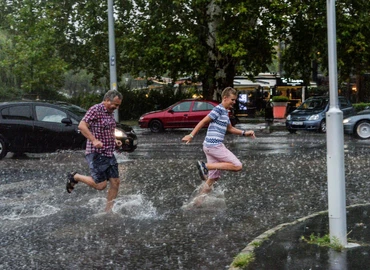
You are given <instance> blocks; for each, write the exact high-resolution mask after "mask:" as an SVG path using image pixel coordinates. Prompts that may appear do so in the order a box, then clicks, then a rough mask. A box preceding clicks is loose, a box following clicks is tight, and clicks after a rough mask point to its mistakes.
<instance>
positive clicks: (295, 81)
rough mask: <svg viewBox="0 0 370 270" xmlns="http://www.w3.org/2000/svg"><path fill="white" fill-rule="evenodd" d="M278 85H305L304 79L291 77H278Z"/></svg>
mask: <svg viewBox="0 0 370 270" xmlns="http://www.w3.org/2000/svg"><path fill="white" fill-rule="evenodd" d="M276 80H277V83H276V85H277V86H305V85H304V82H303V80H300V79H290V78H277V79H276Z"/></svg>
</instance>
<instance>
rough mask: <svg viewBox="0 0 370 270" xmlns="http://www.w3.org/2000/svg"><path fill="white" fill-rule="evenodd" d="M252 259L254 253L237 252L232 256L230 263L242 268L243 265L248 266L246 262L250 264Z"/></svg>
mask: <svg viewBox="0 0 370 270" xmlns="http://www.w3.org/2000/svg"><path fill="white" fill-rule="evenodd" d="M254 260H255V255H254V253H249V254H245V253H241V254H238V255H237V256H236V257H235V258H234V261H233V262H232V265H233V266H234V267H240V268H244V267H246V266H248V264H250V263H251V262H253V261H254Z"/></svg>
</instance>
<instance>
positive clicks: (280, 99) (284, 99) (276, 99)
mask: <svg viewBox="0 0 370 270" xmlns="http://www.w3.org/2000/svg"><path fill="white" fill-rule="evenodd" d="M288 101H289V98H288V97H286V96H273V97H272V102H288Z"/></svg>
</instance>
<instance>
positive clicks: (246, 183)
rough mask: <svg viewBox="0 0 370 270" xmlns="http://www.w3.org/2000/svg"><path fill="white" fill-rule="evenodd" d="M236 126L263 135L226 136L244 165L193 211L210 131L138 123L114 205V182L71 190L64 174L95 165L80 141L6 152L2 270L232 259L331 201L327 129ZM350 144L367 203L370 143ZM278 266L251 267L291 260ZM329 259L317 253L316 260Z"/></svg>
mask: <svg viewBox="0 0 370 270" xmlns="http://www.w3.org/2000/svg"><path fill="white" fill-rule="evenodd" d="M239 125H240V126H239V127H240V128H243V129H244V128H245V129H249V128H251V129H255V130H256V135H257V138H256V139H255V140H250V139H248V138H241V137H237V136H231V135H228V136H227V138H226V141H225V144H226V145H227V147H229V148H230V149H231V150H232V151H233V152H234V153H235V154H236V155H237V156H238V157H239V158H240V160H241V161H242V163H243V170H242V171H241V172H238V173H231V172H225V173H224V175H223V178H222V179H221V180H220V181H219V182H218V183H217V184H216V186H215V191H214V194H215V195H214V197H213V198H212V199H213V200H210V201H209V203H208V204H206V205H205V207H201V208H197V209H192V210H191V211H184V210H183V209H182V206H183V205H184V204H185V203H186V202H187V201H188V200H189V198H190V196H191V194H192V193H193V191H194V189H196V188H197V187H198V186H199V185H200V184H201V181H200V180H199V176H198V174H197V172H196V166H195V163H196V161H197V160H199V159H204V154H203V152H202V150H201V143H202V140H203V138H204V135H205V131H201V132H200V134H199V135H197V136H196V138H195V140H194V141H193V143H192V144H190V145H184V144H182V143H181V138H182V137H183V136H184V135H185V134H187V133H188V132H189V130H176V131H166V132H165V133H162V134H152V133H150V132H148V131H146V130H141V129H139V128H136V127H135V130H136V132H137V135H138V138H139V147H138V149H137V150H136V151H135V152H133V153H130V154H126V155H121V156H119V160H120V162H121V163H120V172H121V186H120V191H119V197H118V198H117V202H116V205H115V208H114V214H110V215H107V214H104V212H103V208H104V204H105V196H106V191H102V192H99V191H95V190H92V189H90V188H88V187H86V186H83V185H80V184H79V185H78V186H77V187H76V189H75V190H74V191H73V193H72V194H67V193H66V192H65V180H66V179H65V174H66V172H68V171H71V170H78V171H80V172H82V173H88V172H87V167H86V164H85V161H84V158H83V151H78V152H68V151H66V152H59V153H51V154H39V155H26V156H24V157H18V158H14V157H12V156H11V155H8V156H7V157H6V158H5V159H3V160H1V161H0V185H1V190H0V201H1V206H0V217H1V225H0V227H1V232H0V243H1V250H2V252H1V253H0V269H228V268H229V266H230V264H231V262H232V261H233V259H234V257H235V256H236V255H237V254H238V253H239V252H241V251H242V250H243V249H244V248H245V247H246V246H247V245H248V244H249V243H250V242H251V241H253V239H254V238H255V237H257V236H258V235H260V234H262V233H263V232H265V231H267V230H269V229H271V228H274V227H275V226H278V225H279V224H282V223H289V222H293V221H295V220H297V219H299V218H302V217H305V216H308V215H310V214H313V213H316V212H318V211H324V210H326V209H327V179H326V149H325V146H326V136H325V135H324V134H318V133H312V132H299V133H297V134H289V133H288V132H286V131H285V130H283V129H276V130H273V131H272V132H271V133H270V132H266V130H265V129H264V128H263V126H262V125H255V124H253V125H250V124H239ZM344 148H345V166H346V168H345V174H346V193H347V205H354V204H365V203H369V190H370V181H369V180H368V179H369V168H370V166H369V165H370V164H369V163H370V161H369V160H368V159H367V158H366V157H367V156H368V155H369V151H370V142H368V141H360V140H356V139H354V138H351V137H347V136H346V137H345V146H344ZM322 224H323V226H324V227H323V229H322V230H324V228H325V226H326V225H325V222H322ZM297 235H300V233H298V234H297ZM266 243H268V242H266ZM270 246H272V247H273V245H271V244H270ZM256 252H257V251H256ZM261 252H262V253H261V254H264V255H262V257H266V256H267V255H266V254H273V253H271V252H267V253H263V251H261ZM301 255H302V254H301ZM271 256H272V255H271ZM278 258H279V257H276V256H275V257H274V256H272V259H271V260H272V261H274V260H277V259H278ZM286 258H288V256H286ZM258 261H259V260H256V263H257V262H258ZM323 261H325V260H323ZM291 262H292V261H291ZM293 262H294V260H293ZM325 262H326V263H327V262H328V261H325ZM295 265H296V266H297V268H295V269H308V268H305V267H303V265H302V268H299V264H298V262H297V263H296V264H295ZM270 266H271V265H268V266H264V265H260V266H258V265H255V266H254V268H253V267H252V268H250V269H293V268H285V267H286V265H285V266H284V264H282V265H281V268H280V266H279V267H278V268H269V267H270ZM326 266H327V265H326V264H322V265H321V263H320V260H319V262H318V264H317V267H316V269H327V268H325V267H326ZM321 267H322V268H321ZM312 269H315V268H312ZM348 269H350V268H348ZM352 269H354V268H352Z"/></svg>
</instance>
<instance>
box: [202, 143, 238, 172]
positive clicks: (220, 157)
mask: <svg viewBox="0 0 370 270" xmlns="http://www.w3.org/2000/svg"><path fill="white" fill-rule="evenodd" d="M203 151H204V153H205V154H206V157H207V163H218V162H228V163H232V164H234V165H235V166H242V163H241V162H240V160H239V159H238V158H237V157H236V156H235V155H234V154H233V153H232V152H231V151H230V150H229V149H227V148H226V146H225V145H224V144H223V143H221V144H219V145H217V146H213V147H206V146H203ZM220 176H221V171H220V170H209V171H208V179H218V178H220Z"/></svg>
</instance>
